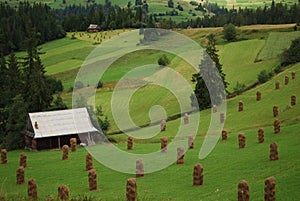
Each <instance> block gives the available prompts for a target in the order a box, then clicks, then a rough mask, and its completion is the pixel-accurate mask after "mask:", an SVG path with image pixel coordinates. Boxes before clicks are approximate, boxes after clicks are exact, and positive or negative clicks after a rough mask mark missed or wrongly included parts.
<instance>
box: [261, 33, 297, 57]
mask: <svg viewBox="0 0 300 201" xmlns="http://www.w3.org/2000/svg"><path fill="white" fill-rule="evenodd" d="M298 37H300V31H295V32H271V33H269V37H268V39H267V41H266V44H265V46H264V47H263V49H262V51H261V52H260V54H259V55H258V59H259V60H268V59H272V58H276V57H279V55H280V54H281V53H282V52H283V51H284V50H285V49H288V48H289V47H290V45H291V43H292V40H294V39H296V38H298Z"/></svg>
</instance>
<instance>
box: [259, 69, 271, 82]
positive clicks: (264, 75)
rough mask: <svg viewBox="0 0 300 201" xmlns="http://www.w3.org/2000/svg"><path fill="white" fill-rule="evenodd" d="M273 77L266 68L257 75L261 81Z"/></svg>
mask: <svg viewBox="0 0 300 201" xmlns="http://www.w3.org/2000/svg"><path fill="white" fill-rule="evenodd" d="M270 78H271V75H270V74H268V73H267V71H266V70H262V71H260V73H259V74H258V75H257V79H258V82H259V83H265V82H267V81H268V80H269V79H270Z"/></svg>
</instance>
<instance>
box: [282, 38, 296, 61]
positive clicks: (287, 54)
mask: <svg viewBox="0 0 300 201" xmlns="http://www.w3.org/2000/svg"><path fill="white" fill-rule="evenodd" d="M299 50H300V37H299V38H296V39H295V40H293V41H292V44H291V46H290V47H289V48H288V49H287V50H285V51H284V52H283V53H282V55H281V65H282V66H286V65H289V64H294V63H297V62H300V51H299Z"/></svg>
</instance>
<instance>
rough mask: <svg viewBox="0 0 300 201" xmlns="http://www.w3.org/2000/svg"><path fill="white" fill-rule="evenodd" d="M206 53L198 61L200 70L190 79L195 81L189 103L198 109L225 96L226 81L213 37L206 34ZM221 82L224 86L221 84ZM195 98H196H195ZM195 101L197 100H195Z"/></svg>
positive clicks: (219, 100) (208, 105) (209, 105)
mask: <svg viewBox="0 0 300 201" xmlns="http://www.w3.org/2000/svg"><path fill="white" fill-rule="evenodd" d="M208 40H209V42H208V46H207V48H206V53H204V55H203V59H202V60H201V63H200V72H199V73H196V74H193V77H192V81H193V82H196V86H195V90H194V95H195V96H193V95H191V97H190V98H191V105H192V106H193V107H195V106H197V104H198V106H199V109H200V110H203V109H207V108H209V107H211V105H218V104H221V103H222V101H223V100H224V99H225V98H226V94H225V89H226V87H227V85H228V83H227V82H226V81H225V74H224V73H223V70H222V65H221V64H220V62H219V57H218V55H217V53H216V52H217V50H216V48H215V42H216V41H215V38H214V36H213V35H209V36H208ZM222 83H223V84H224V86H222ZM195 98H196V99H195ZM196 101H197V102H196Z"/></svg>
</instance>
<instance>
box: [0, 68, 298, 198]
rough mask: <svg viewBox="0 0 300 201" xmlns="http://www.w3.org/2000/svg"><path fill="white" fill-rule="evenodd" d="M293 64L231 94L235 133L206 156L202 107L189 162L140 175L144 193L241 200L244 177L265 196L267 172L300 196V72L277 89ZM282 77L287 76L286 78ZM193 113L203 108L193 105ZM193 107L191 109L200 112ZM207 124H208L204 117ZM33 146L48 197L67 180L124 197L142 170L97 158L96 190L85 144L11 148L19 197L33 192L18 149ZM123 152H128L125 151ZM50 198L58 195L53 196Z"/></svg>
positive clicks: (83, 192)
mask: <svg viewBox="0 0 300 201" xmlns="http://www.w3.org/2000/svg"><path fill="white" fill-rule="evenodd" d="M291 71H295V72H296V73H297V75H298V73H299V72H300V65H299V64H297V65H294V66H291V67H290V68H289V69H288V70H286V71H284V72H282V73H281V74H279V75H278V76H276V77H274V79H272V80H270V81H269V82H267V83H265V84H263V85H260V86H259V87H258V88H256V89H253V90H250V91H249V92H246V93H244V94H242V95H240V96H238V97H236V98H233V99H229V100H228V102H227V106H228V107H227V114H226V122H225V125H224V128H226V129H227V130H228V133H229V134H228V140H227V141H221V140H219V141H218V143H217V145H216V147H215V149H214V150H213V151H212V153H211V154H210V155H209V156H208V157H207V158H205V159H203V160H200V159H199V158H198V154H199V149H200V147H201V144H202V142H203V140H204V138H205V129H204V128H205V127H206V126H207V124H208V123H209V119H210V110H206V111H203V112H201V113H200V116H201V122H200V129H199V130H198V132H197V136H196V138H195V148H194V149H191V150H188V151H187V152H186V153H185V163H184V164H183V165H177V164H175V163H174V164H172V165H170V166H169V167H167V168H165V169H163V170H161V171H158V172H155V173H151V174H146V175H145V176H144V178H137V186H138V191H137V192H138V200H178V201H181V200H186V199H188V200H236V199H237V184H238V182H239V181H240V180H246V181H247V182H248V184H249V186H250V198H251V200H263V198H264V190H263V189H264V180H265V179H266V178H268V177H270V176H274V177H275V178H276V199H277V200H295V201H297V200H299V199H300V193H299V191H298V189H299V187H300V183H299V179H300V178H299V177H300V175H299V172H300V160H299V157H298V156H299V154H300V151H299V149H298V143H299V136H298V130H299V120H300V116H299V105H296V106H294V107H288V108H286V106H287V105H290V95H291V94H296V96H297V97H298V96H300V90H299V86H300V85H299V84H300V81H299V79H298V77H296V79H295V80H290V83H289V84H288V85H282V86H281V88H280V89H279V90H275V87H274V82H275V80H280V81H282V80H283V79H284V76H285V75H288V76H290V73H291ZM281 83H282V82H281ZM256 90H260V91H261V92H262V100H261V101H256V100H255V93H256ZM239 100H242V101H243V102H244V111H243V112H237V102H238V101H239ZM273 104H278V105H279V119H280V121H281V133H280V134H274V131H273V126H272V124H273V121H274V118H273V116H272V106H273ZM193 115H199V114H197V113H194V114H193ZM193 115H191V117H192V116H193ZM179 121H180V120H175V121H170V122H168V123H167V130H166V131H165V132H162V133H160V134H159V135H158V136H156V137H155V139H157V140H156V141H155V140H154V139H150V140H149V142H148V143H147V142H145V141H144V142H142V141H138V140H137V141H136V142H135V144H134V149H133V150H132V151H128V152H129V153H136V154H141V153H151V152H154V151H158V150H159V149H160V143H159V137H161V136H168V138H169V139H172V137H174V131H175V130H176V128H175V124H177V126H178V123H179ZM203 123H204V124H206V125H204V126H202V124H203ZM259 127H262V128H264V131H265V141H264V143H262V144H259V143H258V142H257V130H258V128H259ZM240 132H243V133H245V135H246V148H244V149H239V148H238V143H237V135H238V133H240ZM114 138H115V140H117V141H119V142H118V143H114V146H116V147H118V148H120V149H121V150H124V151H127V150H126V143H125V136H124V135H115V136H114ZM271 142H276V143H277V144H278V152H279V160H278V161H270V160H269V145H270V143H271ZM22 152H25V153H26V154H27V164H28V167H26V169H25V179H26V181H27V179H28V178H35V179H36V182H37V186H38V196H39V198H40V199H41V200H44V199H45V198H46V197H47V198H48V200H49V199H50V198H53V199H56V196H57V187H58V185H60V184H65V185H67V186H68V187H69V189H70V196H72V197H73V198H76V197H77V198H79V197H81V198H82V197H84V196H86V197H89V198H92V199H93V200H125V199H126V198H125V189H126V180H127V178H132V177H135V175H131V174H124V173H119V172H116V171H113V170H111V169H109V168H107V167H105V166H103V165H102V164H100V163H98V162H97V161H96V160H94V168H95V169H96V170H97V181H98V190H97V191H92V192H89V190H88V177H87V172H86V171H85V154H86V150H85V149H84V148H78V150H77V152H71V153H69V160H67V161H63V160H61V156H62V152H61V151H57V150H53V151H41V152H30V151H24V150H18V151H11V152H8V164H6V165H0V168H1V171H0V182H1V183H2V185H1V191H0V195H1V196H3V197H10V199H12V200H22V198H23V197H24V198H26V193H27V185H26V184H24V185H16V176H15V174H16V169H17V167H18V165H19V155H20V153H22ZM120 160H121V159H120ZM196 163H201V164H202V165H203V168H204V185H203V186H201V187H195V186H192V172H193V166H194V164H196ZM50 200H51V199H50Z"/></svg>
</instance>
